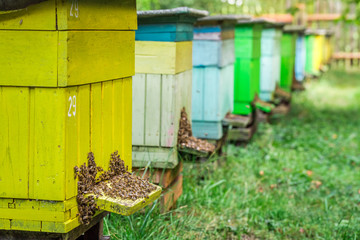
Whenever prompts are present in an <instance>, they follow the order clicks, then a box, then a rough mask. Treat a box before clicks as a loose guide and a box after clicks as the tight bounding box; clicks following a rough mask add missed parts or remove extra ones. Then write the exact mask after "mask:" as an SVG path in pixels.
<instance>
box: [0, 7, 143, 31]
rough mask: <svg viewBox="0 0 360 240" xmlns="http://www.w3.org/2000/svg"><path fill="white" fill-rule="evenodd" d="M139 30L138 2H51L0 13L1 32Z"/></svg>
mask: <svg viewBox="0 0 360 240" xmlns="http://www.w3.org/2000/svg"><path fill="white" fill-rule="evenodd" d="M0 13H1V12H0ZM119 16H121V17H119ZM136 28H137V15H136V2H135V0H125V1H116V0H107V1H101V2H99V1H94V0H86V1H75V0H74V1H56V0H48V1H44V2H41V3H39V4H34V5H31V6H29V7H27V8H24V9H20V10H18V11H12V12H7V13H2V14H0V29H12V30H15V29H16V30H17V29H23V30H69V29H71V30H79V29H82V30H89V29H96V30H105V29H106V30H130V29H133V30H134V29H136Z"/></svg>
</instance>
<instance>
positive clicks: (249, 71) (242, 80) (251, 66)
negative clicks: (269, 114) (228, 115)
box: [233, 19, 270, 115]
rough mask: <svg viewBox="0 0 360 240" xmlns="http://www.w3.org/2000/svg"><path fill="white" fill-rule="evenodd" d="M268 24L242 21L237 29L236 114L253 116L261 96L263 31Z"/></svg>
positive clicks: (264, 21)
mask: <svg viewBox="0 0 360 240" xmlns="http://www.w3.org/2000/svg"><path fill="white" fill-rule="evenodd" d="M266 22H267V21H266V20H264V19H252V20H241V21H239V22H238V24H237V26H236V28H235V65H234V74H235V76H234V110H233V113H234V114H240V115H249V114H251V113H252V111H253V107H252V103H253V102H254V99H255V97H256V96H257V95H258V94H259V89H260V54H261V31H262V28H263V25H264V24H265V23H266ZM260 107H261V106H260ZM264 110H267V111H270V109H266V108H264Z"/></svg>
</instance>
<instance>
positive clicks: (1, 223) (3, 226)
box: [0, 219, 10, 230]
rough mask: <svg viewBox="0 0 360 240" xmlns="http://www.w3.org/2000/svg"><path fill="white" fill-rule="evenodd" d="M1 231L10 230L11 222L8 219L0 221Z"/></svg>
mask: <svg viewBox="0 0 360 240" xmlns="http://www.w3.org/2000/svg"><path fill="white" fill-rule="evenodd" d="M0 229H2V230H10V220H8V219H0Z"/></svg>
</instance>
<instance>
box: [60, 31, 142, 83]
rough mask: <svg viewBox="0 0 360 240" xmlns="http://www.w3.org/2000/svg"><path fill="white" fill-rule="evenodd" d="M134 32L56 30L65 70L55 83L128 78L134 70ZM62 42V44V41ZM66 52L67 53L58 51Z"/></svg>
mask: <svg viewBox="0 0 360 240" xmlns="http://www.w3.org/2000/svg"><path fill="white" fill-rule="evenodd" d="M134 41H135V33H134V32H133V31H65V32H59V43H60V44H59V54H60V55H65V56H66V59H59V61H63V62H64V63H65V64H64V65H66V71H62V72H61V71H60V72H59V78H58V86H73V85H80V84H86V83H93V82H101V81H106V80H114V79H119V78H124V77H129V76H132V75H134V74H135V72H134V66H135V63H134V48H135V44H134ZM62 43H64V44H62ZM62 51H66V52H67V54H61V52H62Z"/></svg>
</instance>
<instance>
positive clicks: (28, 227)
mask: <svg viewBox="0 0 360 240" xmlns="http://www.w3.org/2000/svg"><path fill="white" fill-rule="evenodd" d="M10 228H11V230H21V231H36V232H40V231H41V222H40V221H29V220H25V221H24V220H11V223H10Z"/></svg>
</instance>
